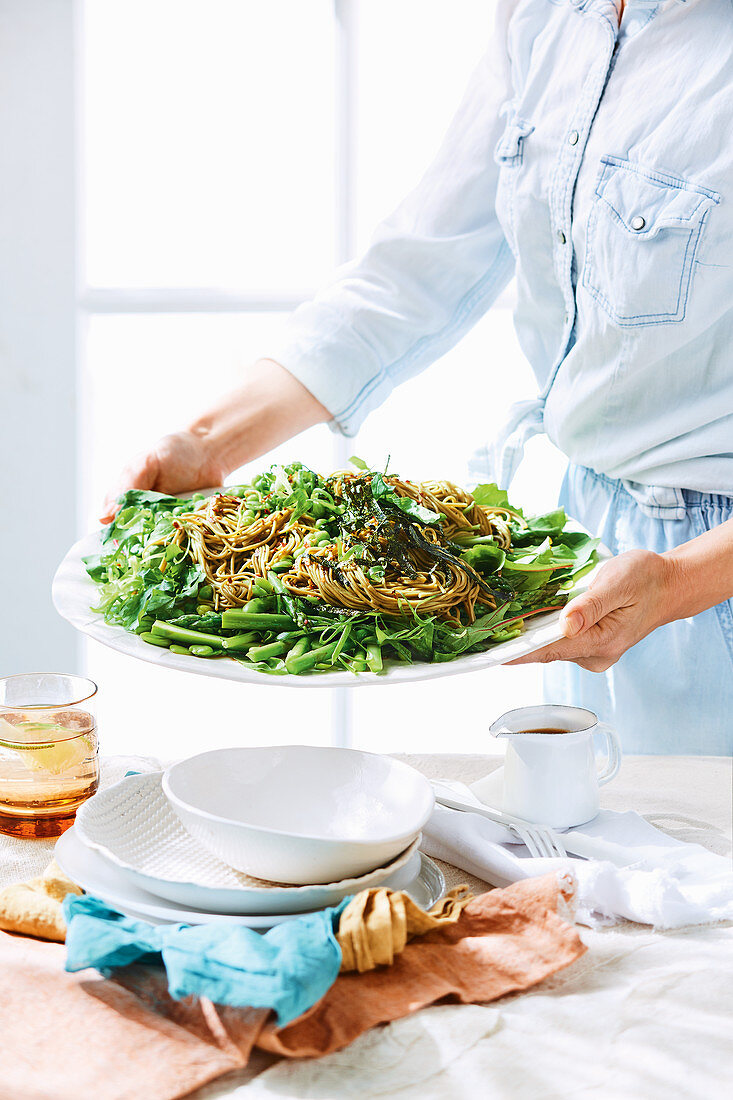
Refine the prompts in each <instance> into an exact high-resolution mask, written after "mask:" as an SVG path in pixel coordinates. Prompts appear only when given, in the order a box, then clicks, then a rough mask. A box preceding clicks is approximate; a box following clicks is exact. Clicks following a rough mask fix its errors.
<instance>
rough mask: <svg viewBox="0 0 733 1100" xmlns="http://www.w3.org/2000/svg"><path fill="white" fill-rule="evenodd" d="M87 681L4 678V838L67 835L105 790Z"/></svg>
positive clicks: (0, 734) (0, 790) (0, 774)
mask: <svg viewBox="0 0 733 1100" xmlns="http://www.w3.org/2000/svg"><path fill="white" fill-rule="evenodd" d="M96 694H97V685H96V684H94V683H92V681H91V680H86V679H84V678H83V677H81V676H65V675H58V674H55V673H28V674H25V675H21V676H6V677H4V678H2V679H0V833H6V834H9V835H10V836H18V837H52V836H60V835H61V833H63V832H65V831H66V829H68V828H69V827H70V826H71V825H73V823H74V816H75V814H76V811H77V810H78V808H79V806H81V804H82V803H83V802H86V800H87V799H88V798H90V797H91V795H93V794H94V792H95V791H96V789H97V787H98V785H99V756H98V742H97V725H96V720H95V710H94V702H95V697H96Z"/></svg>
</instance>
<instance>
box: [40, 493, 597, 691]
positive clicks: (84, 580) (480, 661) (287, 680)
mask: <svg viewBox="0 0 733 1100" xmlns="http://www.w3.org/2000/svg"><path fill="white" fill-rule="evenodd" d="M212 492H219V490H212ZM568 526H569V528H570V529H572V530H584V528H582V527H581V526H580V525H579V524H577V523H575V522H572V521H571V522H569V525H568ZM100 535H101V531H94V532H92V533H91V534H89V535H85V537H84V538H83V539H80V540H79V542H77V543H75V544H74V545H73V546H72V547H71V549H70V550H69V552H68V554H67V555H66V557H65V558H64V560H63V561H62V562H61V565H60V566H59V568H58V570H57V572H56V576H55V577H54V579H53V588H52V596H53V602H54V606H55V607H56V610H57V611H58V613H59V614H60V615H62V616H63V618H64V619H66V620H67V622H69V623H71V625H72V626H74V627H76V629H77V630H80V631H81V632H82V633H83V634H86V635H88V636H89V637H90V638H93V639H94V640H95V641H97V642H101V643H102V644H103V645H106V646H109V648H110V649H114V650H117V652H118V653H126V654H128V656H130V657H137V658H138V660H141V661H147V662H148V663H149V664H154V665H162V666H163V667H164V668H173V669H177V670H178V671H179V672H195V673H197V674H198V675H200V676H212V677H214V678H216V679H220V680H235V681H238V682H239V683H243V684H269V685H271V686H273V687H277V686H279V687H283V686H284V687H294V688H324V687H378V686H385V685H387V684H407V683H412V682H414V681H416V680H435V679H438V678H439V677H443V676H459V675H461V674H463V673H465V672H481V671H483V670H484V669H487V668H492V667H494V666H496V665H504V664H507V663H508V662H509V661H515V660H516V659H517V658H518V657H525V656H526V655H527V654H529V653H534V652H536V650H538V649H542V648H543V647H544V646H546V645H550V644H551V643H552V642H557V641H559V640H560V639H561V638H562V637H563V633H562V630H561V629H560V609H559V608H558V609H557V610H556V611H548V612H546V613H544V614H542V615H536V616H534V617H533V618H530V619H529V621H528V623H527V628H526V630H525V632H524V633H523V634H521V635H520V636H519V637H518V638H511V639H510V640H509V641H507V642H500V643H499V644H498V645H495V646H494V647H493V648H492V649H489V650H486V651H485V652H483V653H471V654H468V655H467V656H465V657H457V658H456V659H455V660H454V661H446V662H439V663H430V662H426V661H416V662H415V663H413V664H409V665H408V664H400V663H398V662H386V663H385V671H384V672H382V673H380V674H376V673H373V672H363V673H360V674H359V675H358V676H357V675H354V674H353V673H351V672H348V671H346V670H345V669H343V670H341V671H338V672H323V673H317V674H310V675H307V674H306V675H302V676H293V675H290V674H287V673H286V674H284V675H269V674H268V673H265V672H259V671H258V670H257V669H254V668H247V667H246V666H245V665H244V664H240V663H239V662H238V661H235V660H234V659H233V658H227V657H222V658H216V659H208V660H207V659H203V658H200V657H192V656H189V655H188V654H183V653H171V651H170V650H169V649H162V648H160V647H158V646H153V645H150V644H149V643H148V642H144V641H143V640H142V638H139V637H138V635H137V634H130V633H128V631H126V630H124V629H123V628H122V627H121V626H113V625H111V624H109V623H106V622H105V621H104V618H103V617H102V615H100V614H98V613H97V612H94V611H92V610H91V608H92V607H93V606H94V605H95V604H96V603H97V600H98V590H97V586H96V585H95V583H94V581H93V580H92V579H91V577H90V576H89V574H88V573H87V571H86V569H85V567H84V562H83V560H82V559H83V558H85V557H89V556H91V555H93V554H99V553H100V552H101V549H102V545H101V540H100ZM596 553H597V556H598V561H597V564H596V565H595V567H594V568H593V569H592V570H591V571H590V572H588V573H586V575H585V576H584V577H583V578H582V579H581V580H580V581H579V583H578V585H577V587H576V588H574V589H573V595H577V594H578V593H580V592H583V591H585V590H586V589H587V588H588V586H589V585H590V583H591V582H592V580H593V578H594V576H595V575H596V573H597V571H598V569H599V568H600V567H601V565H602V564H603V562H604V561H606V560H607V559H608V558H610V557H611V552H610V550H608V548H607V547H605V546H603V544H601V545H600V546H599V547H598V549H597V551H596Z"/></svg>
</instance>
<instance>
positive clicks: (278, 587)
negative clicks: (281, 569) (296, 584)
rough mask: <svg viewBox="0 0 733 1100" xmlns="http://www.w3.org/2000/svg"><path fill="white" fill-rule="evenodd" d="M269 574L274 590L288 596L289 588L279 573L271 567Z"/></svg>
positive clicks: (280, 594) (279, 594)
mask: <svg viewBox="0 0 733 1100" xmlns="http://www.w3.org/2000/svg"><path fill="white" fill-rule="evenodd" d="M267 576H268V580H269V582H270V584H271V585H272V590H273V592H277V594H278V596H287V594H288V590H287V588H286V587H285V585H284V584H283V582H282V581H281V580H280V578H279V577H278V575H277V573H274V572H273V571H272V569H270V570H269V571H268V574H267Z"/></svg>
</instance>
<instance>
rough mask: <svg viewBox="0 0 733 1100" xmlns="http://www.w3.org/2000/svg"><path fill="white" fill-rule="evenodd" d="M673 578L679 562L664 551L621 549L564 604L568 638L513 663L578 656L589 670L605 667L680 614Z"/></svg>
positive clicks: (577, 662) (574, 657)
mask: <svg viewBox="0 0 733 1100" xmlns="http://www.w3.org/2000/svg"><path fill="white" fill-rule="evenodd" d="M675 578H676V567H675V564H674V563H673V561H672V560H670V559H669V558H667V557H665V556H664V555H662V554H655V553H653V552H652V551H651V550H630V551H628V553H626V554H619V556H618V557H617V558H612V559H611V560H610V561H608V562H606V564H605V565H603V566H602V567H601V569H599V570H598V575H597V577H596V578H595V580H594V581H593V583H592V584H591V585H590V587H589V589H588V591H587V592H584V593H583V595H582V596H576V597H575V599H574V600H571V601H570V603H568V604H567V605H566V606H565V607H564V608H563V610H562V612H561V614H560V622H561V625H562V628H563V632H564V634H565V637H564V638H563V639H562V640H561V641H559V642H553V644H552V645H548V646H546V647H545V648H544V649H540V650H538V651H537V652H536V653H530V654H528V655H527V656H526V657H520V658H519V659H518V660H516V661H512V662H511V664H514V665H524V664H531V663H532V662H534V661H539V662H541V663H543V664H546V663H547V662H549V661H574V662H575V663H576V664H578V665H580V667H581V668H586V669H588V670H589V671H590V672H605V671H606V669H607V668H610V667H611V665H614V664H615V663H616V661H618V659H619V657H621V656H623V654H624V653H625V652H626V650H627V649H630V648H631V646H633V645H636V643H637V642H639V641H641V639H642V638H646V636H647V634H651V632H652V630H655V629H656V628H657V627H658V626H661V625H662V624H663V623H666V622H670V621H671V619H673V618H675V617H676V615H675V614H674V612H673V596H674V594H675V590H676V587H677V586H676V584H675Z"/></svg>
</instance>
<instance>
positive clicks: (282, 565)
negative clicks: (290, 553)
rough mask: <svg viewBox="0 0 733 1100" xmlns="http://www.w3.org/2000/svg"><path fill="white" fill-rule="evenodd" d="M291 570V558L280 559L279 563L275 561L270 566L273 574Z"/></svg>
mask: <svg viewBox="0 0 733 1100" xmlns="http://www.w3.org/2000/svg"><path fill="white" fill-rule="evenodd" d="M292 568H293V559H292V558H281V559H280V561H276V562H275V563H274V565H271V566H270V569H271V570H272V572H273V573H287V571H288V569H292Z"/></svg>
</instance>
